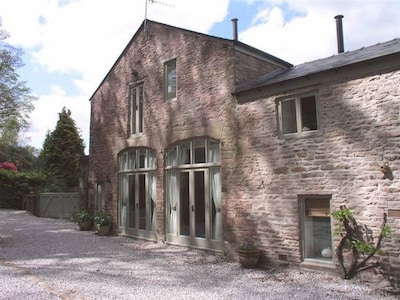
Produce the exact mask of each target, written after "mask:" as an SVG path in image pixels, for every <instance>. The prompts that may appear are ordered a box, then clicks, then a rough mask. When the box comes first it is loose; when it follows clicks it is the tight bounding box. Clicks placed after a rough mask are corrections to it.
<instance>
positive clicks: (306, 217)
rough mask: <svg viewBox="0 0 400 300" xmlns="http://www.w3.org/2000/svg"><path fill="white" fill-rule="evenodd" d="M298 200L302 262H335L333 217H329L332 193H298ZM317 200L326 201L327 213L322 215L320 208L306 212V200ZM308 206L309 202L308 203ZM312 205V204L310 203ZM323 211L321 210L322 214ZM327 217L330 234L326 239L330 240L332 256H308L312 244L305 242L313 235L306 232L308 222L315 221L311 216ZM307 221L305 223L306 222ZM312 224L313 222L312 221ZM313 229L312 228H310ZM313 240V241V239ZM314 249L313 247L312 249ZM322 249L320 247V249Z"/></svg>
mask: <svg viewBox="0 0 400 300" xmlns="http://www.w3.org/2000/svg"><path fill="white" fill-rule="evenodd" d="M298 200H299V207H300V211H299V213H300V228H301V236H300V241H301V256H302V261H303V263H306V262H316V263H323V264H334V263H335V255H334V246H333V245H334V243H333V235H334V228H333V218H332V217H331V215H330V213H331V212H332V195H328V194H321V195H316V194H313V195H299V196H298ZM318 200H323V201H326V202H327V204H328V205H327V208H328V209H329V213H328V214H327V215H326V214H325V215H324V216H322V215H321V210H320V209H318V208H317V209H316V211H315V212H312V213H311V212H307V209H306V207H307V202H309V203H310V202H316V201H318ZM309 206H310V204H309ZM311 206H312V205H311ZM323 213H324V212H322V214H323ZM323 217H326V218H329V226H330V236H329V237H326V240H329V242H330V245H329V246H330V249H331V251H332V257H330V258H323V257H311V256H310V253H309V251H310V248H313V247H314V246H311V244H310V243H309V244H308V245H307V242H310V239H312V238H313V237H312V236H311V235H310V232H307V227H309V226H310V224H311V223H310V222H315V221H316V219H314V220H312V218H323ZM306 222H307V224H306ZM313 224H314V223H313ZM312 230H314V229H312ZM319 240H320V239H319ZM313 242H314V241H313ZM314 251H315V249H314ZM321 251H322V249H321Z"/></svg>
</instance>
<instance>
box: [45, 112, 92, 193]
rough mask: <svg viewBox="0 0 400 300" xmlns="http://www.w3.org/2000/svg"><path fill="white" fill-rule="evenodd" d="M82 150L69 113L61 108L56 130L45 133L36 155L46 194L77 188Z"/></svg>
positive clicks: (82, 146)
mask: <svg viewBox="0 0 400 300" xmlns="http://www.w3.org/2000/svg"><path fill="white" fill-rule="evenodd" d="M84 148H85V147H84V145H83V139H82V138H81V137H80V134H79V133H78V130H77V127H76V125H75V121H74V120H73V119H72V118H71V111H70V110H68V109H66V108H65V107H64V108H63V109H62V111H61V113H59V120H58V121H57V125H56V128H55V129H54V131H53V132H49V133H48V134H47V136H46V139H45V141H44V143H43V149H42V151H41V153H40V155H39V161H40V164H41V166H42V169H43V171H44V172H45V174H46V177H47V179H48V183H49V185H48V189H49V190H50V191H54V192H55V191H57V192H58V191H64V192H65V191H71V190H73V189H74V188H76V187H78V185H79V174H80V159H81V157H82V156H83V155H84Z"/></svg>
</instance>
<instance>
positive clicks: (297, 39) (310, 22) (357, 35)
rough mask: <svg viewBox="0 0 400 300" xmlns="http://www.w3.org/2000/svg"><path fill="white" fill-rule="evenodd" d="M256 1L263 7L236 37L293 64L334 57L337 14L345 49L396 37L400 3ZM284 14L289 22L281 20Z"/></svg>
mask: <svg viewBox="0 0 400 300" xmlns="http://www.w3.org/2000/svg"><path fill="white" fill-rule="evenodd" d="M259 2H260V3H261V2H263V3H264V7H263V9H262V10H260V12H259V13H258V14H257V16H255V18H254V19H253V23H254V26H253V27H251V28H248V29H246V30H244V31H243V32H240V33H239V39H240V40H241V41H242V42H244V43H248V44H250V45H252V46H254V47H257V48H259V49H261V50H264V51H266V52H268V53H270V54H273V55H275V56H278V57H280V58H282V59H284V60H287V61H288V62H291V63H293V64H300V63H303V62H306V61H310V60H315V59H318V58H323V57H327V56H331V55H334V54H336V52H337V42H336V40H337V39H336V24H335V20H334V16H336V15H338V14H342V15H344V19H343V31H344V46H345V50H346V51H347V50H355V49H358V48H361V47H364V46H370V45H373V44H376V43H378V42H385V41H388V40H391V39H393V38H396V37H399V36H400V18H399V11H400V0H382V1H373V0H365V1H358V0H353V1H348V0H346V1H344V0H338V1H306V0H287V1H275V3H274V2H271V1H259ZM284 10H285V11H284ZM288 11H291V13H292V14H293V15H294V16H293V17H292V18H287V17H285V13H286V14H287V12H288Z"/></svg>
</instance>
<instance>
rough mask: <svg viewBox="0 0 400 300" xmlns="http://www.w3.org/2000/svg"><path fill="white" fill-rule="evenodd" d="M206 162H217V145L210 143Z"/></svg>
mask: <svg viewBox="0 0 400 300" xmlns="http://www.w3.org/2000/svg"><path fill="white" fill-rule="evenodd" d="M208 162H210V163H217V162H219V144H213V143H211V142H210V145H209V146H208Z"/></svg>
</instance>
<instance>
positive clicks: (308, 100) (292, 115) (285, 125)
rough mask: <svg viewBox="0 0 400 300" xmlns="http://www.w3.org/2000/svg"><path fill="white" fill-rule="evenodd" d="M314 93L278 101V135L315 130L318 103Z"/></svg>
mask: <svg viewBox="0 0 400 300" xmlns="http://www.w3.org/2000/svg"><path fill="white" fill-rule="evenodd" d="M317 104H318V103H317V97H316V96H315V95H307V96H302V97H295V98H291V99H284V100H281V101H279V102H278V116H279V133H280V135H291V134H303V133H306V132H310V131H317V130H318V128H319V124H318V109H317V107H318V105H317Z"/></svg>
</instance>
